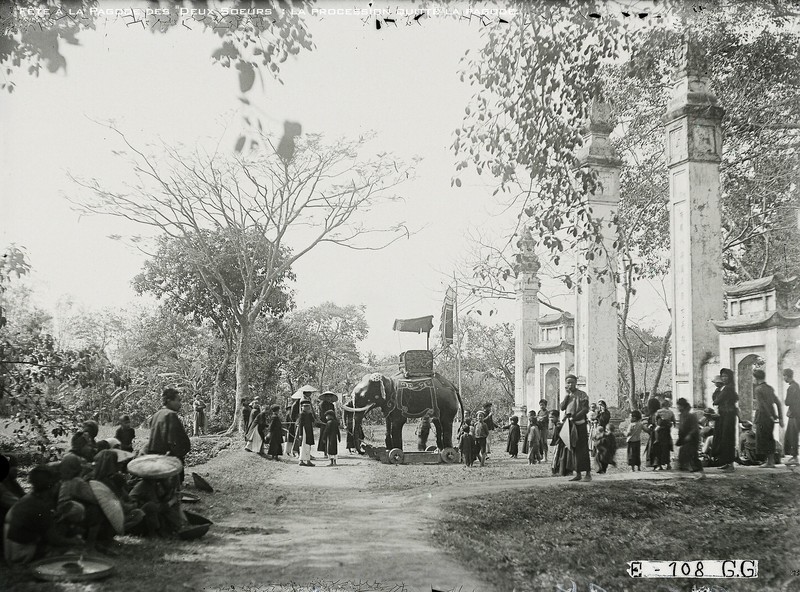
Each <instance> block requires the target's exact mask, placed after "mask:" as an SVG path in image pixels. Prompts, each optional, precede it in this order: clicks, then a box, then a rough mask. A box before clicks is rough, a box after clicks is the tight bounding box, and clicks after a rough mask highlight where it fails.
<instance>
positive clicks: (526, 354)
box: [514, 228, 540, 425]
mask: <svg viewBox="0 0 800 592" xmlns="http://www.w3.org/2000/svg"><path fill="white" fill-rule="evenodd" d="M519 245H520V249H519V254H518V273H517V279H516V283H515V285H514V287H515V289H516V293H517V315H516V323H515V339H514V415H516V416H518V417H519V418H520V423H521V424H523V425H525V423H526V420H527V410H528V409H531V408H532V409H537V407H531V405H533V401H534V400H538V398H536V397H537V394H538V393H536V392H533V391H534V389H533V388H532V387H533V386H534V385H528V384H527V376H528V370H529V369H530V368H532V367H533V364H534V353H533V349H532V348H531V346H533V345H536V343H538V341H539V287H540V284H539V278H538V276H537V272H538V271H539V267H540V264H539V259H538V258H537V257H536V254H535V253H534V246H535V241H534V240H533V236H532V235H531V232H530V230H529V229H527V228H525V230H523V232H522V239H521V240H520V243H519Z"/></svg>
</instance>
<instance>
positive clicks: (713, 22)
mask: <svg viewBox="0 0 800 592" xmlns="http://www.w3.org/2000/svg"><path fill="white" fill-rule="evenodd" d="M518 6H519V8H520V10H521V11H522V12H523V14H525V17H524V18H523V19H522V23H521V24H520V25H519V26H514V27H504V28H500V27H487V28H486V30H485V32H484V36H485V38H486V45H485V47H484V49H483V50H482V51H481V53H480V54H479V55H478V56H465V67H464V71H463V73H462V76H463V77H464V78H465V79H468V80H469V81H470V83H471V84H474V85H475V86H476V87H477V91H476V94H475V97H474V100H473V102H472V103H471V104H470V105H469V106H468V107H467V109H466V116H465V118H464V123H463V124H462V126H461V127H460V129H457V130H456V132H455V133H456V137H455V141H454V143H453V150H454V152H455V154H456V157H457V159H462V160H460V162H459V163H458V164H457V167H456V168H457V170H460V169H464V168H468V167H470V168H474V169H475V170H476V172H478V173H479V174H483V173H484V172H486V173H490V174H491V175H492V176H493V178H494V182H495V184H496V187H497V189H496V191H495V194H496V195H497V196H498V197H497V198H496V199H498V200H502V201H503V203H504V205H510V206H511V207H513V208H515V210H516V211H517V212H519V216H520V223H521V224H524V225H526V226H528V227H529V228H530V229H531V230H532V232H533V235H534V237H535V238H536V240H537V242H538V248H537V252H539V253H540V255H541V256H543V257H544V258H546V259H547V261H544V262H543V266H547V265H548V264H549V265H551V266H552V267H553V268H554V270H553V271H554V272H553V273H552V275H554V276H560V277H561V278H562V279H563V281H564V283H565V284H566V285H567V287H568V288H572V286H573V285H575V283H576V280H577V279H578V278H580V277H584V276H587V274H588V273H589V266H588V264H589V262H590V261H592V260H593V259H594V258H595V256H596V254H597V251H598V249H601V248H602V241H601V237H602V236H603V235H604V234H608V233H613V235H614V236H615V238H616V243H615V247H616V248H617V249H618V250H619V254H620V257H619V265H618V269H617V271H616V272H613V270H611V269H600V270H595V271H594V272H592V273H593V275H594V276H595V277H586V278H585V279H586V281H597V280H603V281H614V282H616V283H617V285H618V286H619V287H620V292H621V296H620V298H619V314H620V317H621V331H620V337H621V339H622V341H623V354H624V355H623V356H622V357H621V360H622V362H623V363H624V364H625V366H626V367H625V368H624V369H622V371H623V374H624V375H625V376H626V377H627V378H626V381H625V382H626V387H627V389H628V391H629V395H630V399H631V403H632V404H634V403H635V392H636V391H637V390H644V389H647V388H648V386H649V385H646V386H644V387H643V388H642V389H639V388H638V387H637V386H636V372H635V364H634V363H633V362H632V360H633V358H634V357H635V353H634V349H635V347H638V346H635V345H634V343H633V342H634V341H636V337H635V336H634V334H633V333H632V332H635V330H636V328H635V327H634V325H633V324H631V323H630V322H629V320H630V318H631V307H632V306H635V303H634V301H635V298H634V296H635V295H636V292H637V289H638V287H639V286H641V282H642V281H644V280H656V281H658V280H660V279H663V278H664V276H665V274H666V273H667V272H668V270H669V232H668V231H667V229H668V228H669V219H668V209H667V204H668V201H669V199H668V182H667V178H666V166H665V163H664V142H663V123H662V121H661V115H662V114H663V113H664V110H665V105H666V101H667V97H668V95H669V92H670V89H671V85H672V79H671V75H672V72H673V71H674V69H675V67H676V64H677V63H678V61H679V57H680V48H681V45H682V43H683V40H684V39H685V38H687V37H691V39H692V40H693V43H696V44H697V45H698V46H699V47H700V49H701V52H703V53H705V55H707V56H708V71H709V76H710V79H711V85H712V89H713V91H714V93H715V94H716V95H717V97H719V100H720V104H721V105H723V106H724V108H725V110H726V115H725V119H724V120H723V136H724V138H725V145H724V153H723V162H722V165H721V175H722V196H721V208H722V229H721V240H722V244H723V261H722V262H721V264H722V265H723V268H724V273H725V280H726V282H729V283H735V282H738V281H742V280H747V279H752V278H757V277H763V276H765V275H769V274H772V273H776V272H783V273H789V274H792V273H795V272H796V271H797V265H800V263H798V261H800V259H798V258H797V254H798V253H797V245H798V238H800V236H799V234H798V225H797V218H796V216H797V211H798V208H800V197H799V196H798V187H797V182H796V180H797V174H798V171H800V152H798V148H800V144H798V142H799V141H800V135H798V134H799V133H800V132H799V131H798V130H800V111H799V110H800V101H798V94H799V93H798V91H799V90H800V88H798V84H797V81H798V79H800V59H798V58H799V57H800V56H798V47H800V43H799V42H800V32H798V28H797V22H798V16H799V15H798V14H797V13H796V11H793V10H792V5H791V3H787V2H772V3H739V4H729V3H727V4H723V3H713V5H712V6H710V7H708V9H707V10H700V9H698V8H697V7H696V6H695V7H692V6H690V5H688V4H683V3H677V2H668V3H666V4H664V3H662V4H661V5H660V6H659V10H658V15H660V17H658V16H657V15H656V13H655V12H654V13H653V14H651V15H649V16H647V15H645V16H647V18H640V17H639V16H638V15H636V14H632V13H626V12H625V11H624V10H622V9H620V8H618V7H613V6H611V5H605V4H602V3H592V2H590V3H584V2H581V3H577V2H564V3H558V4H554V3H549V2H533V3H520V4H519V5H518ZM599 97H602V98H603V99H604V100H605V101H607V102H608V103H610V105H611V107H612V111H613V114H614V116H615V118H616V128H615V131H614V134H613V135H612V139H613V141H614V144H615V147H616V149H617V151H618V153H619V154H620V156H621V157H622V158H623V166H622V174H621V184H622V187H621V201H620V208H619V212H618V216H617V219H616V220H614V221H612V223H611V224H610V225H608V224H606V225H601V224H598V221H597V220H596V219H594V218H593V216H592V213H591V211H590V210H589V209H588V207H587V205H586V199H585V196H586V195H587V194H588V193H590V192H592V191H593V190H594V178H593V176H592V175H591V174H589V173H588V172H587V171H586V170H582V169H580V167H579V164H580V163H579V159H578V157H577V151H578V149H579V147H580V146H581V143H582V140H581V137H580V133H581V128H582V125H583V122H584V121H585V120H586V118H587V115H588V107H589V105H590V101H591V100H592V98H599ZM453 181H454V183H456V184H459V183H460V181H459V179H458V178H454V180H453ZM516 243H517V241H515V240H510V241H504V244H503V245H496V246H495V251H496V252H495V253H494V254H493V255H492V256H490V258H489V259H488V260H483V259H482V260H481V261H480V262H476V264H475V266H474V269H475V275H476V276H477V279H478V280H479V283H480V284H481V285H491V286H493V287H495V288H496V287H497V285H498V283H499V284H500V285H502V283H503V282H504V281H505V282H508V280H509V279H510V278H513V277H515V275H516V273H515V268H514V260H513V251H514V249H515V247H517V244H516ZM568 252H574V253H575V257H572V256H567V255H566V254H567V253H568ZM487 274H489V275H491V276H493V277H492V278H489V279H487ZM498 279H499V282H498ZM668 337H669V332H668V331H667V336H666V337H664V339H663V342H662V343H663V344H664V345H665V346H666V345H667V342H668ZM662 351H663V352H664V356H662V364H661V365H663V358H664V357H666V356H667V355H668V350H667V348H666V347H664V348H663V349H662Z"/></svg>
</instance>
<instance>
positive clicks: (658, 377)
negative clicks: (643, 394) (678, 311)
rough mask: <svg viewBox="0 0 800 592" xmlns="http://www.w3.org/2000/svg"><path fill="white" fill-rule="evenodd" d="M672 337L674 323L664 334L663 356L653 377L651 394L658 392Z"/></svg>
mask: <svg viewBox="0 0 800 592" xmlns="http://www.w3.org/2000/svg"><path fill="white" fill-rule="evenodd" d="M671 339H672V323H670V325H669V329H667V334H666V335H664V341H663V343H662V344H661V356H660V359H659V360H658V370H656V377H655V378H654V379H653V390H651V391H650V396H655V394H656V392H658V383H659V382H660V381H661V373H662V372H663V371H664V363H665V362H666V360H667V354H668V353H669V346H670V340H671Z"/></svg>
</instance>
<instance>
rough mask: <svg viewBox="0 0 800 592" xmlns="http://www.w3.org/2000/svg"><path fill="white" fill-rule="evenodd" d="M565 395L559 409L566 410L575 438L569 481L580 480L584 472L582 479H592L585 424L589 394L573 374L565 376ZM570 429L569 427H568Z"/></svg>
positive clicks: (572, 444) (572, 445)
mask: <svg viewBox="0 0 800 592" xmlns="http://www.w3.org/2000/svg"><path fill="white" fill-rule="evenodd" d="M565 382H566V385H567V386H566V390H567V395H566V397H564V400H563V401H562V402H561V410H562V411H566V421H569V422H571V423H572V425H574V426H575V430H576V433H577V438H576V441H575V442H571V443H570V444H571V447H572V448H574V452H575V476H574V477H573V478H572V479H570V481H580V480H581V473H582V472H583V471H585V472H586V476H585V477H583V480H584V481H591V480H592V465H591V461H590V460H589V429H588V427H587V425H586V415H587V414H588V413H589V395H587V394H586V393H585V392H583V391H582V390H579V389H578V377H577V376H575V375H574V374H570V375H568V376H567V378H566V380H565ZM570 429H571V428H570Z"/></svg>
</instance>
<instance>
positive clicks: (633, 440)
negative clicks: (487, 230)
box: [625, 409, 642, 472]
mask: <svg viewBox="0 0 800 592" xmlns="http://www.w3.org/2000/svg"><path fill="white" fill-rule="evenodd" d="M625 435H626V436H627V437H626V438H625V441H626V442H627V443H628V466H629V467H630V468H631V471H636V470H638V471H639V472H641V470H642V412H641V411H639V410H638V409H634V410H633V411H631V416H630V425H628V431H627V432H626V434H625Z"/></svg>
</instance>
